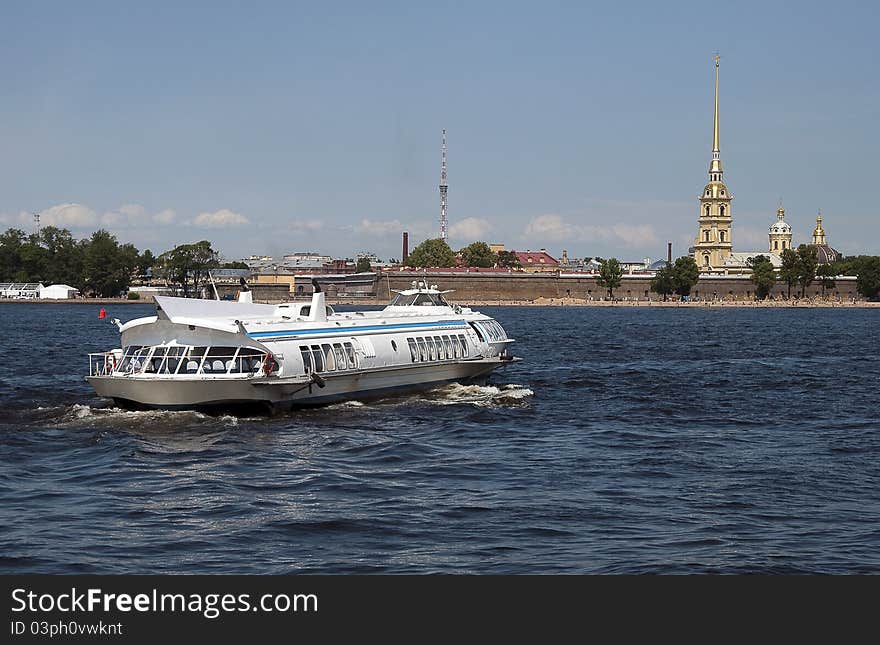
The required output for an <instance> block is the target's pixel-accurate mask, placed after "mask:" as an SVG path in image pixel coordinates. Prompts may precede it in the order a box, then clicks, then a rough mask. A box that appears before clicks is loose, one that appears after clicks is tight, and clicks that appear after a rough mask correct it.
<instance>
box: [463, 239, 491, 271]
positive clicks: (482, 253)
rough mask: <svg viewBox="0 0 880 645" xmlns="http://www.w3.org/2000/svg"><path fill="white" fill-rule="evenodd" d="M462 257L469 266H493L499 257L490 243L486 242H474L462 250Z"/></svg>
mask: <svg viewBox="0 0 880 645" xmlns="http://www.w3.org/2000/svg"><path fill="white" fill-rule="evenodd" d="M461 257H462V259H463V260H464V264H465V266H469V267H484V268H487V267H492V266H495V262H496V260H497V259H498V256H496V255H495V254H494V253H492V249H490V248H489V245H488V244H486V243H485V242H473V243H472V244H468V245H467V246H466V247H464V248H463V249H462V250H461Z"/></svg>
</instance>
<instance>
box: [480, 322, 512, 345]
mask: <svg viewBox="0 0 880 645" xmlns="http://www.w3.org/2000/svg"><path fill="white" fill-rule="evenodd" d="M472 324H473V325H474V326H475V327H477V328H479V329H482V330H483V331H485V332H486V333H485V335H486V336H488V337H489V340H494V341H501V340H504V339H506V338H507V333H506V332H505V331H504V327H502V326H501V325H499V324H498V323H497V322H495V321H494V320H481V321H480V322H475V323H472Z"/></svg>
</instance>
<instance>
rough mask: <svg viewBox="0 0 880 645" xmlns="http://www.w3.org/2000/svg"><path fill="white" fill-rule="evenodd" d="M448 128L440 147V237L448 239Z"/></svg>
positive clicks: (444, 131) (444, 132) (444, 239)
mask: <svg viewBox="0 0 880 645" xmlns="http://www.w3.org/2000/svg"><path fill="white" fill-rule="evenodd" d="M448 190H449V184H447V183H446V130H443V145H442V146H441V147H440V239H441V240H443V241H444V242H445V241H446V191H448Z"/></svg>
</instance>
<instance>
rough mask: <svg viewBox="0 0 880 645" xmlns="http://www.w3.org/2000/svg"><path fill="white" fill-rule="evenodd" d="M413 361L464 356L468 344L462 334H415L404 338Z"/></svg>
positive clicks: (423, 361)
mask: <svg viewBox="0 0 880 645" xmlns="http://www.w3.org/2000/svg"><path fill="white" fill-rule="evenodd" d="M406 342H407V344H408V345H409V355H410V358H411V359H412V362H413V363H425V362H427V361H447V360H453V359H456V358H465V357H466V356H467V355H468V345H467V340H466V339H465V336H464V334H458V335H453V336H415V337H412V338H407V339H406Z"/></svg>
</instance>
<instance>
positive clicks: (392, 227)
mask: <svg viewBox="0 0 880 645" xmlns="http://www.w3.org/2000/svg"><path fill="white" fill-rule="evenodd" d="M405 230H407V229H406V226H404V225H403V224H401V223H400V220H396V219H395V220H390V221H388V220H385V221H376V220H370V219H367V218H364V219H362V220H361V221H360V223H358V224H356V225H355V227H354V231H355V233H360V234H362V235H388V234H391V233H395V234H399V233H402V232H403V231H405Z"/></svg>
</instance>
